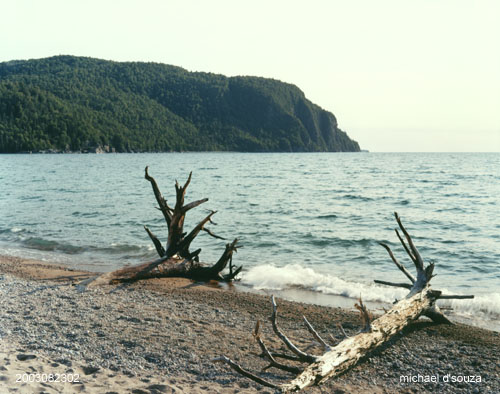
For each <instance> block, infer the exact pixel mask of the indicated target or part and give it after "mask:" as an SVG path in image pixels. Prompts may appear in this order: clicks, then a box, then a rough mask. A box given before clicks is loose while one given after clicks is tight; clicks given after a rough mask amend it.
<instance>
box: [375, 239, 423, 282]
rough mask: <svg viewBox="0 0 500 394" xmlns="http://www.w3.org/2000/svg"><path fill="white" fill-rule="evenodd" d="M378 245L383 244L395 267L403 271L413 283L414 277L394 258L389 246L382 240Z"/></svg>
mask: <svg viewBox="0 0 500 394" xmlns="http://www.w3.org/2000/svg"><path fill="white" fill-rule="evenodd" d="M379 245H381V246H383V247H384V248H385V250H387V253H389V256H390V257H391V259H392V261H393V262H394V264H396V267H398V268H399V269H400V270H401V271H402V272H403V274H405V275H406V277H407V278H408V279H410V282H411V283H415V277H414V276H413V275H412V274H410V273H409V272H408V270H407V269H406V268H405V266H404V265H403V264H401V263H400V262H399V261H398V260H397V259H396V257H395V256H394V254H393V253H392V250H391V248H390V247H389V246H388V245H386V244H384V243H382V242H379Z"/></svg>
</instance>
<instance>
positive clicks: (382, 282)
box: [374, 279, 412, 290]
mask: <svg viewBox="0 0 500 394" xmlns="http://www.w3.org/2000/svg"><path fill="white" fill-rule="evenodd" d="M374 282H375V283H378V284H380V285H386V286H393V287H404V288H405V289H408V290H410V289H411V288H412V285H409V284H408V283H394V282H386V281H385V280H378V279H374Z"/></svg>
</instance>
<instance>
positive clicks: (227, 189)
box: [0, 153, 500, 321]
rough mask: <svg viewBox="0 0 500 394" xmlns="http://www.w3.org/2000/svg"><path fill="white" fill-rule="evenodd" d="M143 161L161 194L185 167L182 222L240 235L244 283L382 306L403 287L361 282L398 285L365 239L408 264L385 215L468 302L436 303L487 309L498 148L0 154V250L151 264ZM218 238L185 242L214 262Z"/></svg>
mask: <svg viewBox="0 0 500 394" xmlns="http://www.w3.org/2000/svg"><path fill="white" fill-rule="evenodd" d="M146 165H149V166H150V174H151V175H152V176H154V177H155V178H156V180H157V181H158V183H159V185H160V188H161V189H162V192H163V194H164V196H165V197H166V198H167V199H169V198H170V199H173V198H174V187H173V185H174V182H175V179H178V180H179V182H184V181H185V179H186V178H187V175H188V173H189V171H193V180H192V182H191V185H190V187H189V189H188V193H187V196H186V201H188V202H189V201H192V200H197V199H200V198H203V197H208V198H209V201H208V202H207V203H205V204H203V205H201V206H200V207H198V208H197V209H194V210H192V211H190V212H189V214H188V217H187V219H186V227H185V228H186V229H187V230H189V229H190V228H191V227H192V226H193V225H195V224H196V223H197V221H198V220H200V219H201V218H202V217H204V216H205V215H206V214H207V212H208V210H211V209H213V210H217V211H218V213H217V214H216V215H215V216H214V221H215V222H216V223H217V226H212V227H211V229H212V231H213V232H215V233H216V234H218V235H221V236H223V237H226V238H227V239H228V240H232V239H233V238H235V237H237V238H238V239H239V240H240V243H241V245H243V248H241V249H240V250H239V251H238V253H237V255H236V256H235V259H234V262H235V263H236V264H242V265H244V267H245V270H244V272H243V274H242V283H243V284H245V285H247V286H251V287H254V288H262V289H271V290H274V289H286V288H290V287H297V286H299V287H302V288H306V289H309V290H311V291H314V292H318V293H324V294H339V295H343V296H349V297H357V296H359V295H360V293H362V294H361V295H362V296H363V298H366V299H368V300H370V299H371V300H373V301H384V302H390V301H391V300H393V299H394V297H399V296H401V295H404V290H402V291H400V290H399V289H394V288H382V287H378V286H373V285H372V284H371V281H372V279H377V278H378V279H385V280H393V281H398V282H400V281H404V280H405V277H404V276H403V275H402V273H401V272H399V271H398V270H397V269H396V267H395V266H394V264H393V263H392V262H391V260H390V259H389V257H388V255H387V253H386V251H385V250H384V249H383V248H382V247H381V246H380V245H378V242H379V241H383V242H386V243H388V244H389V245H391V247H392V248H393V251H394V253H395V254H396V256H397V257H398V258H399V260H400V261H402V262H405V263H406V264H407V267H408V268H409V269H412V267H411V263H410V261H409V260H408V259H407V258H406V256H405V254H404V250H402V248H401V246H400V245H399V243H398V240H397V238H396V235H395V233H394V231H393V229H394V228H395V226H396V222H395V220H394V217H393V212H394V211H397V212H398V213H399V214H400V216H401V217H402V220H403V223H404V224H405V225H406V227H407V229H408V230H409V232H410V234H411V235H412V236H413V239H414V241H415V243H416V245H417V247H419V250H420V252H421V254H422V256H423V257H424V259H425V260H426V261H427V262H430V261H433V262H435V263H436V269H435V273H437V276H436V278H434V279H433V285H434V287H435V288H438V289H442V288H444V289H446V290H447V291H449V292H455V293H461V294H469V293H470V294H476V296H478V297H476V299H475V300H474V301H456V302H455V301H453V302H449V303H448V305H449V306H450V305H451V306H453V307H454V308H455V309H457V310H458V312H460V313H462V314H466V313H469V314H471V315H472V314H474V315H478V314H483V315H484V316H483V318H485V319H490V320H493V321H495V320H496V319H498V317H499V315H500V247H499V242H500V214H499V207H500V154H498V153H478V154H475V153H470V154H467V153H441V154H438V153H311V154H308V153H301V154H294V153H290V154H288V153H273V154H249V153H162V154H109V155H76V154H75V155H0V253H2V254H13V255H21V256H24V257H35V258H40V259H44V260H47V261H57V262H65V263H67V264H71V265H75V266H78V267H80V268H85V269H91V270H96V271H107V270H112V269H115V268H117V267H121V266H123V265H124V264H135V263H139V262H143V261H145V260H147V259H150V258H154V257H155V251H154V248H153V247H152V245H151V242H150V240H149V238H148V236H147V234H146V232H145V231H144V229H143V225H145V224H146V225H148V226H149V227H150V228H151V229H152V231H153V232H154V233H156V234H157V235H158V237H159V238H160V239H161V240H166V234H167V232H166V228H165V225H164V222H163V218H162V216H161V214H160V213H159V212H158V211H157V210H156V209H155V199H154V196H153V193H152V191H151V187H150V184H149V182H147V181H146V180H145V179H144V167H145V166H146ZM172 205H173V203H172ZM225 242H226V241H220V240H215V239H214V238H211V237H209V236H208V235H207V234H202V235H200V236H199V237H198V238H197V239H196V241H195V243H194V244H193V249H195V248H198V247H201V248H202V252H201V255H200V257H201V259H202V260H203V261H207V262H215V261H216V260H217V259H218V257H219V256H220V254H221V253H222V251H223V249H224V244H225ZM459 303H461V304H460V305H458V304H459ZM458 312H457V313H458Z"/></svg>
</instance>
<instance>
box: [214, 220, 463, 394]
mask: <svg viewBox="0 0 500 394" xmlns="http://www.w3.org/2000/svg"><path fill="white" fill-rule="evenodd" d="M395 217H396V221H397V222H398V225H399V227H400V229H401V230H402V231H403V234H404V235H405V238H406V241H407V242H408V245H409V246H406V244H405V242H404V240H403V239H402V238H401V237H400V236H399V233H398V232H397V231H396V234H397V235H398V238H400V241H401V243H402V245H403V246H404V248H405V250H406V252H407V253H408V255H409V256H410V258H411V259H412V261H413V262H414V265H415V268H416V271H417V276H416V277H414V276H413V275H412V274H410V273H409V272H408V271H407V270H406V268H404V267H403V266H402V265H401V264H400V263H399V262H398V261H397V259H396V258H395V257H394V254H393V253H392V251H391V250H390V248H389V247H388V246H387V245H385V244H382V243H381V245H382V246H383V247H384V248H385V249H386V250H387V251H388V252H389V256H390V257H391V259H392V261H393V262H394V263H395V264H396V266H397V267H398V268H399V269H400V270H401V271H402V272H403V273H404V274H405V276H406V277H407V278H408V279H410V281H411V282H412V284H411V285H410V284H407V283H393V282H386V281H378V280H377V281H376V282H377V283H380V284H385V285H389V286H398V287H404V288H406V289H409V290H410V292H409V294H408V295H407V296H406V297H405V298H403V299H402V300H400V301H397V302H396V303H395V304H394V305H393V307H392V308H391V309H390V310H388V311H386V312H385V313H384V314H383V315H382V316H380V317H379V318H377V319H375V320H373V321H372V320H371V316H370V313H369V312H368V310H367V309H366V307H365V305H364V304H363V302H362V301H361V298H360V299H359V303H357V304H355V307H356V308H357V309H358V310H359V312H360V314H361V318H362V320H363V329H362V330H361V332H360V333H359V334H357V335H354V336H351V337H348V336H347V334H346V333H345V331H344V329H343V328H342V325H341V324H340V323H339V324H338V326H339V327H340V329H341V331H342V333H343V334H344V336H345V337H346V338H345V339H344V340H343V341H342V342H340V343H338V344H337V345H335V346H330V345H328V344H327V343H326V342H325V341H324V340H323V339H322V338H321V336H320V335H319V334H318V333H317V332H316V330H315V329H314V328H313V327H312V325H311V324H310V323H309V322H308V321H307V319H306V318H305V317H304V322H305V323H306V327H307V329H308V330H309V332H310V333H311V334H312V335H313V337H314V338H315V339H316V340H317V341H318V342H319V343H320V344H322V346H323V347H324V348H325V353H324V354H323V355H321V356H313V355H310V354H307V353H305V352H302V351H301V350H299V349H298V348H297V347H296V346H295V345H294V344H293V343H292V342H291V341H290V340H289V339H288V338H287V337H286V335H285V334H283V332H282V331H281V330H280V329H279V327H278V325H277V322H276V320H277V305H276V301H275V298H274V296H273V297H272V298H271V303H272V314H271V317H270V321H271V324H272V327H273V331H274V333H275V334H276V335H277V336H278V337H279V338H280V339H281V340H282V341H283V342H284V343H285V345H286V346H287V347H288V349H290V350H291V351H292V352H293V353H294V356H288V355H284V354H280V353H273V352H270V351H269V350H268V349H267V347H265V345H264V344H263V342H262V341H261V340H260V337H259V334H258V333H259V324H257V327H256V330H255V334H254V335H255V336H256V338H257V339H258V342H259V341H260V342H259V346H260V347H261V350H262V353H263V355H264V357H266V358H267V359H268V360H269V361H270V365H269V367H271V366H276V365H275V364H276V363H277V362H276V358H277V357H282V358H286V359H291V360H294V361H301V362H307V363H308V364H309V365H308V366H307V367H306V368H305V369H304V370H303V371H302V372H300V373H299V374H298V375H297V376H296V377H295V378H294V379H292V380H291V381H290V382H288V383H284V384H281V385H275V384H274V383H269V382H266V383H267V384H266V385H267V386H268V387H273V388H275V389H277V390H278V391H280V392H291V391H299V390H302V389H304V388H306V387H309V386H311V385H319V384H321V383H323V382H325V381H326V380H327V379H330V378H333V377H336V376H338V375H340V374H342V373H344V372H345V371H347V370H348V369H349V368H351V367H352V366H353V365H355V364H356V363H357V362H358V361H359V359H360V358H362V357H363V356H365V355H366V354H367V353H369V352H371V351H373V350H374V349H376V348H377V347H379V346H380V345H382V344H384V343H386V342H387V341H388V340H389V339H390V338H391V337H393V336H394V335H396V334H397V333H398V332H400V331H401V330H402V329H403V328H404V327H406V326H407V325H408V324H410V323H411V322H413V321H414V320H416V319H418V318H419V317H420V316H427V317H429V318H431V319H432V320H433V321H434V322H436V323H446V324H451V322H450V320H449V319H448V318H447V317H446V316H444V315H443V314H442V312H441V311H440V310H439V308H438V307H437V305H436V300H437V299H438V298H448V299H450V298H460V299H463V298H471V297H472V296H457V295H448V296H446V295H442V294H441V292H440V291H437V290H432V289H431V288H430V285H429V282H430V280H431V279H432V277H433V275H432V273H433V270H434V264H432V263H431V264H429V265H427V266H424V262H423V259H422V257H421V255H420V253H419V252H418V250H417V248H416V247H415V244H414V243H413V241H412V239H411V236H410V235H409V234H408V232H407V231H406V229H405V228H404V226H403V224H402V223H401V219H400V218H399V216H398V215H397V213H395ZM221 359H222V360H224V362H226V363H228V364H229V365H230V366H231V367H232V368H233V369H235V370H236V371H237V372H239V373H240V374H242V375H244V376H248V377H250V378H251V379H252V380H254V381H256V382H259V379H260V378H259V377H257V376H255V375H252V374H250V375H251V376H249V373H248V372H247V371H244V372H245V373H242V372H241V367H239V366H237V367H238V368H239V369H237V368H236V367H235V366H234V363H233V364H231V363H230V359H228V358H227V357H225V356H223V357H221ZM226 360H229V361H226ZM278 364H279V363H278ZM281 366H282V365H281V364H280V366H276V367H277V368H280V367H281ZM266 369H267V368H266ZM280 369H284V370H288V369H285V368H280Z"/></svg>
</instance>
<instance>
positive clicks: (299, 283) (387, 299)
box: [242, 264, 500, 331]
mask: <svg viewBox="0 0 500 394" xmlns="http://www.w3.org/2000/svg"><path fill="white" fill-rule="evenodd" d="M242 283H243V284H245V285H247V286H250V287H252V288H254V289H256V290H276V291H281V290H286V289H289V288H297V287H298V288H302V289H304V290H307V291H312V292H319V293H323V294H329V295H337V296H344V297H349V298H353V299H357V298H359V297H362V299H363V301H368V302H370V301H371V302H379V303H380V302H381V303H386V304H391V303H392V302H393V301H394V300H395V299H401V298H403V297H405V296H406V294H407V293H408V292H407V291H406V290H405V289H402V288H395V287H388V286H379V285H376V284H366V283H360V282H356V281H349V280H344V279H341V278H339V277H336V276H334V275H329V274H324V273H320V272H317V271H315V270H314V269H312V268H310V267H304V266H302V265H299V264H288V265H285V266H282V267H277V266H275V265H271V264H263V265H259V266H256V267H252V268H250V269H249V270H248V271H247V272H245V275H244V276H243V278H242ZM439 290H442V291H443V293H447V294H451V293H453V294H456V292H452V291H449V290H447V289H443V288H440V289H439ZM439 305H440V306H443V307H447V308H452V309H453V310H452V313H451V315H452V316H456V317H457V318H458V320H461V321H463V320H464V319H465V320H467V321H469V322H472V323H474V324H475V325H478V326H481V327H485V328H489V329H492V328H493V329H495V325H496V326H497V328H496V329H495V330H496V331H500V327H498V320H499V319H500V293H490V294H488V295H476V296H475V297H474V298H473V299H465V300H443V301H439Z"/></svg>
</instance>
